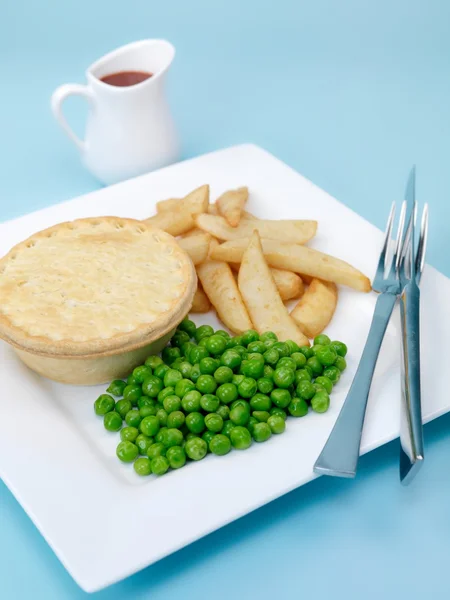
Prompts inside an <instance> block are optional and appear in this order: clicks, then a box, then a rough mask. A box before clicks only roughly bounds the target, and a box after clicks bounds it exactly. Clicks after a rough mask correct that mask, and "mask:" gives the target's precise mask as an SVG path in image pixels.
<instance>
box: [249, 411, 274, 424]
mask: <svg viewBox="0 0 450 600" xmlns="http://www.w3.org/2000/svg"><path fill="white" fill-rule="evenodd" d="M252 417H254V418H255V419H256V420H257V421H258V422H260V423H267V421H268V420H269V417H270V413H268V412H267V410H254V411H253V412H252Z"/></svg>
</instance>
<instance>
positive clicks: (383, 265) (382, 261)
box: [377, 202, 395, 271]
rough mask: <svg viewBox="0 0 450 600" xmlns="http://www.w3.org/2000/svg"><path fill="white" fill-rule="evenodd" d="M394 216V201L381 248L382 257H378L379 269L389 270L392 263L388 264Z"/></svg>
mask: <svg viewBox="0 0 450 600" xmlns="http://www.w3.org/2000/svg"><path fill="white" fill-rule="evenodd" d="M394 218H395V202H393V203H392V205H391V211H390V213H389V217H388V220H387V224H386V231H385V234H384V241H383V246H382V248H381V252H380V258H379V259H378V269H383V271H386V270H388V268H389V267H390V263H389V264H388V260H389V252H388V249H389V247H390V244H391V235H392V226H393V224H394ZM378 269H377V270H378Z"/></svg>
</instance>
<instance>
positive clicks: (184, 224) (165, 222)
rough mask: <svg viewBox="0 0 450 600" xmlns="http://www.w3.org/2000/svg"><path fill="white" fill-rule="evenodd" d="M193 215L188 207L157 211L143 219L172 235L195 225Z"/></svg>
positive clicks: (181, 232) (179, 233) (183, 231)
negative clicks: (152, 215)
mask: <svg viewBox="0 0 450 600" xmlns="http://www.w3.org/2000/svg"><path fill="white" fill-rule="evenodd" d="M194 219H195V217H194V216H193V215H192V213H191V212H190V211H189V209H187V208H185V209H180V210H178V209H177V210H175V211H173V212H172V211H171V210H165V211H163V212H159V213H158V214H156V215H155V216H154V217H150V218H149V219H145V222H146V223H150V225H153V226H154V227H157V228H158V229H162V230H163V231H167V233H170V234H171V235H173V236H177V235H181V234H183V233H186V232H187V231H189V230H190V229H193V228H194V227H195V220H194Z"/></svg>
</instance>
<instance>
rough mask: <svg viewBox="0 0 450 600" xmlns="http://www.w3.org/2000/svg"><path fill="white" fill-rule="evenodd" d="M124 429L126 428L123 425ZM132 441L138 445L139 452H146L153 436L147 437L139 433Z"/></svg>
mask: <svg viewBox="0 0 450 600" xmlns="http://www.w3.org/2000/svg"><path fill="white" fill-rule="evenodd" d="M124 429H126V427H124ZM122 431H123V430H122ZM130 441H133V440H130ZM134 443H135V444H136V446H137V447H138V450H139V454H147V451H148V449H149V448H150V446H151V445H152V444H153V438H151V437H148V435H144V434H143V433H140V434H139V435H138V436H137V438H136V439H135V440H134Z"/></svg>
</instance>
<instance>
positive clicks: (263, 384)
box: [256, 377, 274, 394]
mask: <svg viewBox="0 0 450 600" xmlns="http://www.w3.org/2000/svg"><path fill="white" fill-rule="evenodd" d="M256 385H257V387H258V391H259V392H261V394H270V392H271V391H272V390H273V388H274V383H273V381H272V379H269V378H268V377H261V378H260V379H258V381H257V382H256Z"/></svg>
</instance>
